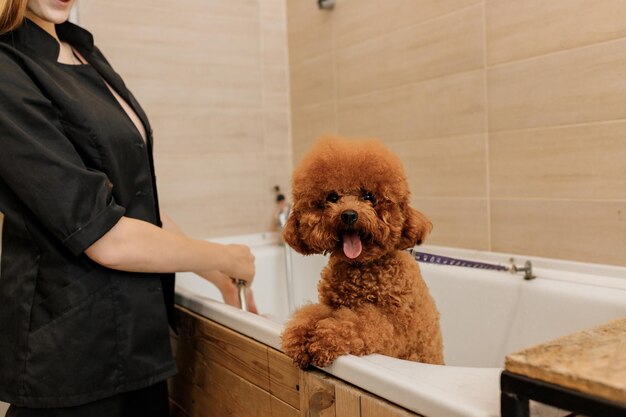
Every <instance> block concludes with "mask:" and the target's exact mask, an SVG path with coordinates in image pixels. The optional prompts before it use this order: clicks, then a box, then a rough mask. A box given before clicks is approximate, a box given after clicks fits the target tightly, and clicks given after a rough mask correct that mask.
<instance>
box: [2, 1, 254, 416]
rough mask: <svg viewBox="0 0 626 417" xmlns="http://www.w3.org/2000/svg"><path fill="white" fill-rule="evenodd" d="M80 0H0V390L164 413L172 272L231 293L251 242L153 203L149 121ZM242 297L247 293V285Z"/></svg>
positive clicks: (15, 396) (47, 405)
mask: <svg viewBox="0 0 626 417" xmlns="http://www.w3.org/2000/svg"><path fill="white" fill-rule="evenodd" d="M73 3H74V0H4V1H2V0H0V211H1V212H2V213H4V225H3V236H2V239H3V241H2V263H1V270H0V271H1V276H0V400H2V401H6V402H9V403H11V404H12V405H11V407H10V409H9V412H8V415H9V416H34V415H37V416H39V415H41V416H43V415H45V416H70V415H71V416H83V415H84V416H100V415H102V416H108V417H111V416H122V415H132V416H142V415H146V416H148V415H149V416H163V415H167V409H168V402H167V386H166V385H165V380H166V379H167V378H168V377H170V376H171V375H173V374H174V373H175V365H174V362H173V360H172V355H171V351H170V346H169V334H168V326H167V318H168V317H169V318H170V323H171V318H172V309H173V287H174V277H173V274H172V273H173V272H176V271H193V272H196V273H198V274H199V275H201V276H203V277H204V278H206V279H207V280H209V281H211V282H213V283H214V284H216V285H217V286H218V287H219V288H220V290H221V292H222V294H223V296H224V299H225V301H226V302H228V303H230V304H235V305H236V304H237V301H236V288H235V286H234V284H233V282H232V279H231V278H230V277H236V278H240V279H244V280H246V281H247V282H248V284H250V283H251V282H252V279H253V276H254V258H253V256H252V254H251V252H250V250H249V248H248V247H246V246H241V245H219V244H215V243H209V242H205V241H201V240H194V239H191V238H189V237H186V236H184V235H183V234H182V233H181V232H180V230H179V229H178V228H177V227H176V225H175V224H174V223H173V222H172V221H171V220H170V219H169V217H167V216H166V215H165V214H163V213H161V212H160V210H159V206H158V199H157V194H156V186H155V178H154V168H153V160H152V131H151V129H150V125H149V124H148V120H147V119H146V116H145V114H144V113H143V111H142V109H141V107H140V106H139V104H138V103H137V101H136V100H135V98H134V97H133V95H132V94H131V93H130V92H129V91H128V90H127V89H126V87H125V85H124V83H123V81H122V79H121V78H120V77H119V76H118V75H117V74H116V73H115V72H114V71H113V69H112V68H111V67H110V65H109V63H108V62H107V61H106V59H105V58H104V56H103V55H102V54H101V53H100V51H99V50H98V49H97V48H96V47H95V46H94V45H93V38H92V36H91V34H90V33H89V32H87V31H85V30H83V29H81V28H79V27H78V26H75V25H73V24H71V23H69V22H66V20H67V19H68V16H69V13H70V9H71V8H72V5H73ZM249 303H250V304H252V305H254V304H253V300H252V299H251V296H250V295H249Z"/></svg>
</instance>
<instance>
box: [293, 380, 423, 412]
mask: <svg viewBox="0 0 626 417" xmlns="http://www.w3.org/2000/svg"><path fill="white" fill-rule="evenodd" d="M300 394H301V397H300V408H301V411H302V417H381V416H385V417H420V416H419V414H415V413H412V412H410V411H408V410H405V409H404V408H401V407H398V406H396V405H393V404H391V403H389V402H387V401H385V400H383V399H381V398H379V397H377V396H375V395H373V394H370V393H369V392H366V391H363V390H361V389H359V388H356V387H354V386H352V385H350V384H347V383H345V382H342V381H341V380H339V379H337V378H334V377H331V376H329V375H326V374H325V373H323V372H319V371H301V373H300Z"/></svg>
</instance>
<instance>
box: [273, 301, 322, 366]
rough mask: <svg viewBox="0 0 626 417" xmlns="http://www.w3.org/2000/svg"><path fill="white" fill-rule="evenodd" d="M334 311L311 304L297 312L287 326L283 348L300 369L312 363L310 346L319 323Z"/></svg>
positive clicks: (283, 336) (283, 338)
mask: <svg viewBox="0 0 626 417" xmlns="http://www.w3.org/2000/svg"><path fill="white" fill-rule="evenodd" d="M333 311H334V310H333V309H332V308H331V307H329V306H327V305H325V304H310V305H307V306H304V307H302V308H299V309H298V310H296V312H295V313H294V314H293V317H292V318H291V320H289V322H288V323H287V324H286V325H285V331H284V332H283V334H282V342H281V347H282V349H283V352H284V353H285V354H286V355H287V356H289V357H290V358H291V359H293V362H294V363H295V364H296V365H297V366H299V367H300V368H302V369H304V368H306V367H307V366H309V364H310V363H311V355H310V354H309V345H310V344H311V337H312V335H313V332H314V331H315V327H316V325H317V323H319V322H320V321H323V320H324V319H326V318H327V317H330V315H331V314H332V313H333Z"/></svg>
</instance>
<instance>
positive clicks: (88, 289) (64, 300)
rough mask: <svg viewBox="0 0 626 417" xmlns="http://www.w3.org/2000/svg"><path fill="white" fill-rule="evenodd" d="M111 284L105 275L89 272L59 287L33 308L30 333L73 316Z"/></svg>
mask: <svg viewBox="0 0 626 417" xmlns="http://www.w3.org/2000/svg"><path fill="white" fill-rule="evenodd" d="M109 284H110V280H109V277H107V276H106V275H105V274H100V273H98V271H89V272H88V273H85V274H83V275H82V276H78V277H76V278H74V279H73V280H72V282H71V283H70V284H68V285H66V286H63V287H59V288H58V289H56V290H55V291H54V292H53V293H52V294H50V295H49V296H48V297H46V298H44V299H43V300H41V301H40V302H38V303H37V304H36V305H34V306H33V311H32V316H31V327H30V333H31V334H34V333H37V332H38V331H39V330H40V329H41V328H43V327H45V326H47V325H48V324H51V323H52V322H54V321H56V320H59V319H61V318H63V316H65V314H72V311H73V310H74V309H77V308H80V306H81V305H82V303H83V302H86V300H88V299H89V298H91V296H92V295H93V294H94V293H96V292H98V291H100V290H102V289H103V288H104V287H105V286H108V285H109Z"/></svg>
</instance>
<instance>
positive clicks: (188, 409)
mask: <svg viewBox="0 0 626 417" xmlns="http://www.w3.org/2000/svg"><path fill="white" fill-rule="evenodd" d="M177 309H178V311H177V316H178V320H179V330H178V335H175V334H172V335H171V340H172V345H173V350H174V352H175V359H176V364H177V366H178V370H179V373H178V375H176V376H175V377H173V378H171V379H170V380H169V390H170V411H171V415H172V417H221V416H242V417H255V416H258V417H298V416H301V417H374V416H390V417H407V416H414V417H415V416H418V415H417V414H413V413H410V412H408V411H406V410H404V409H402V408H400V407H397V406H394V405H393V404H390V403H388V402H386V401H384V400H382V399H380V398H378V397H376V396H374V395H372V394H370V393H368V392H366V391H363V390H361V389H359V388H357V387H354V386H352V385H350V384H347V383H344V382H343V381H341V380H338V379H337V378H334V377H332V376H330V375H327V374H325V373H324V372H321V371H317V370H313V371H300V370H298V369H296V368H295V367H294V366H293V365H292V364H291V360H290V359H289V358H288V357H287V356H285V355H284V354H283V353H281V352H279V351H277V350H274V349H271V348H268V347H266V346H264V345H261V344H260V343H258V342H256V341H253V340H252V339H250V338H248V337H246V336H243V335H240V334H238V333H235V332H233V331H232V330H229V329H227V328H225V327H223V326H222V325H220V324H217V323H215V322H212V321H211V320H209V319H206V318H204V317H201V316H199V315H197V314H195V313H193V312H191V311H189V310H187V309H185V308H182V307H179V306H178V307H177ZM262 375H265V381H263V377H262ZM264 387H267V388H264Z"/></svg>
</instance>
